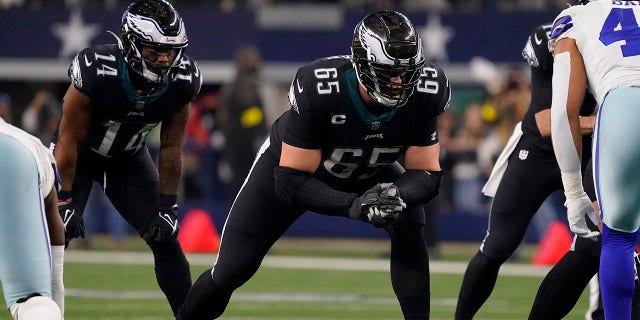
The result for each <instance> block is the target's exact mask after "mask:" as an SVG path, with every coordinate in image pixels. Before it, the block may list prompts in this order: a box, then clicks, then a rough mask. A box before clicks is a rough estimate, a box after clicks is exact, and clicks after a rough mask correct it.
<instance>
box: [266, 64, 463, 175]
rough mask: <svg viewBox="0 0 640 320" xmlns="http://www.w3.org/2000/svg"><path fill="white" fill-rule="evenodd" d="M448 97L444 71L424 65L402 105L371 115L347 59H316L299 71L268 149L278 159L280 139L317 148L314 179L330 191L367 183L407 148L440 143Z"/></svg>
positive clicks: (272, 133)
mask: <svg viewBox="0 0 640 320" xmlns="http://www.w3.org/2000/svg"><path fill="white" fill-rule="evenodd" d="M450 95H451V89H450V87H449V82H448V80H447V77H446V76H445V74H444V72H443V71H442V69H440V68H438V67H436V66H434V65H432V64H430V63H427V64H426V65H425V66H424V67H423V68H422V70H421V73H420V80H419V82H418V84H417V87H416V91H415V92H414V93H413V95H412V96H411V97H410V98H409V100H408V102H407V103H406V104H405V105H404V106H402V107H400V108H396V109H393V110H390V111H386V112H383V113H378V114H375V113H372V112H371V111H370V109H368V108H367V107H366V106H365V102H364V101H363V99H362V97H361V96H360V93H359V91H358V80H357V77H356V72H355V69H354V68H353V67H352V64H351V61H350V59H349V57H347V56H337V57H330V58H324V59H320V60H316V61H314V62H312V63H310V64H308V65H306V66H303V67H302V68H300V69H299V70H298V72H297V74H296V76H295V78H294V79H293V81H292V83H291V88H290V90H289V102H290V104H291V109H290V110H288V111H287V112H285V113H284V114H283V115H282V116H281V117H280V118H279V119H278V120H276V122H275V123H274V124H273V126H272V129H271V139H272V140H271V146H272V151H273V152H276V154H277V155H278V156H279V154H280V145H281V142H282V141H284V142H286V143H287V144H290V145H292V146H295V147H299V148H305V149H321V150H322V162H321V164H320V166H319V168H318V170H317V171H316V173H315V176H316V177H317V178H319V179H321V180H323V181H325V182H327V183H329V184H330V185H332V186H333V187H337V186H339V185H340V184H342V183H344V182H345V181H348V180H352V179H367V178H370V177H372V176H374V175H375V174H376V173H377V172H379V170H380V169H381V168H382V167H383V166H387V165H389V164H391V163H393V162H394V161H396V160H398V158H399V157H400V156H401V155H402V154H403V153H404V151H405V150H406V149H407V147H408V146H429V145H433V144H435V143H437V142H438V134H437V131H436V124H437V123H436V121H437V117H438V115H439V114H440V113H442V112H443V111H444V109H445V108H446V107H447V106H448V104H449V98H450Z"/></svg>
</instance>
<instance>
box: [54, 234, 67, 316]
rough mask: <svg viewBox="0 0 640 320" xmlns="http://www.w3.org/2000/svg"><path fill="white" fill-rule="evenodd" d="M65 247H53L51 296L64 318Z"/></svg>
mask: <svg viewBox="0 0 640 320" xmlns="http://www.w3.org/2000/svg"><path fill="white" fill-rule="evenodd" d="M63 271H64V245H60V246H51V295H52V297H53V301H55V302H56V304H57V305H58V307H59V308H60V314H61V316H62V317H63V318H64V282H63V273H64V272H63Z"/></svg>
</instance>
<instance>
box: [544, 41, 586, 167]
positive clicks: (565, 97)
mask: <svg viewBox="0 0 640 320" xmlns="http://www.w3.org/2000/svg"><path fill="white" fill-rule="evenodd" d="M570 75H571V55H570V54H569V52H562V53H560V54H557V55H556V57H555V62H554V73H553V99H552V102H551V138H552V142H553V148H554V151H555V154H556V159H557V160H558V165H559V166H560V170H561V171H562V172H576V171H580V168H581V165H580V155H581V153H582V139H581V134H580V132H581V129H580V120H579V110H576V109H577V108H576V107H575V105H574V104H572V100H571V94H572V90H571V84H570V82H569V79H570Z"/></svg>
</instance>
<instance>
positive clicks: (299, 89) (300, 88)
mask: <svg viewBox="0 0 640 320" xmlns="http://www.w3.org/2000/svg"><path fill="white" fill-rule="evenodd" d="M296 87H298V93H302V91H304V88H303V87H301V86H300V82H299V81H298V79H296Z"/></svg>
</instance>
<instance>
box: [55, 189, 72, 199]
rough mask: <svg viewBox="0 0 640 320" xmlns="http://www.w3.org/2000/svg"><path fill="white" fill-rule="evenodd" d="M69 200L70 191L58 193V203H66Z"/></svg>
mask: <svg viewBox="0 0 640 320" xmlns="http://www.w3.org/2000/svg"><path fill="white" fill-rule="evenodd" d="M69 199H71V191H60V192H58V200H59V201H67V200H69Z"/></svg>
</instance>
